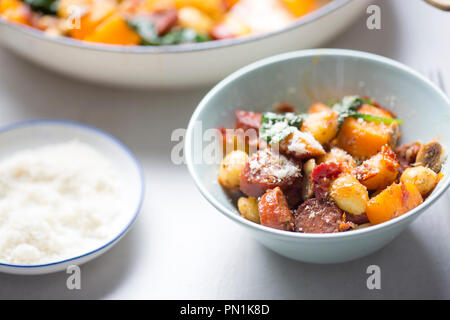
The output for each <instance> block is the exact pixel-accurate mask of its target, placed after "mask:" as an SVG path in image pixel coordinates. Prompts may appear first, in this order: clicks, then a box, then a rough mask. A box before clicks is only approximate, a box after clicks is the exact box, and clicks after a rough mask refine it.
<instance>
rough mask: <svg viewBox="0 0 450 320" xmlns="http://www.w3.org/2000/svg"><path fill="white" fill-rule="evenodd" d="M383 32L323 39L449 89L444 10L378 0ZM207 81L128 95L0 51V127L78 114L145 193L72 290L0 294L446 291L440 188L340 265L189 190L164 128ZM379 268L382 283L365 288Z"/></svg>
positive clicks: (446, 226)
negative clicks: (377, 246) (255, 234)
mask: <svg viewBox="0 0 450 320" xmlns="http://www.w3.org/2000/svg"><path fill="white" fill-rule="evenodd" d="M379 4H380V5H381V7H382V30H380V31H369V30H368V29H367V28H366V24H365V19H366V17H364V18H361V19H360V21H358V22H357V23H356V24H355V25H354V26H352V27H351V28H350V30H348V31H347V32H346V33H345V34H343V35H342V36H340V37H339V38H337V39H335V40H334V41H333V42H331V43H330V44H328V46H329V47H337V48H350V49H359V50H366V51H370V52H374V53H378V54H382V55H385V56H388V57H392V58H395V59H397V60H399V61H402V62H404V63H406V64H409V65H411V66H413V67H416V68H419V69H421V70H424V69H427V70H431V69H438V68H440V69H442V70H443V71H445V72H446V74H445V77H446V78H447V86H448V87H449V90H450V67H449V66H450V64H449V63H450V61H449V56H450V41H449V39H450V13H444V12H441V11H438V10H437V9H434V8H432V7H429V6H428V5H426V4H424V3H422V1H420V0H384V1H380V2H379ZM207 91H208V88H204V89H201V90H194V91H185V92H155V91H154V92H143V91H126V90H117V89H111V88H105V87H97V86H94V85H90V84H85V83H81V82H78V81H75V80H71V79H68V78H65V77H62V76H60V75H57V74H54V73H50V72H47V71H45V70H42V69H40V68H39V67H36V66H34V65H32V64H30V63H28V62H26V61H24V60H22V59H21V58H18V57H16V56H14V55H13V54H12V53H10V52H7V51H6V50H4V49H0V115H1V116H0V125H4V124H8V123H11V122H15V121H19V120H24V119H33V118H64V119H71V120H76V121H81V122H84V123H87V124H90V125H93V126H96V127H99V128H101V129H103V130H106V131H108V132H110V133H112V134H113V135H115V136H117V137H118V138H119V139H120V140H122V141H123V142H124V143H125V144H127V145H128V146H129V147H130V149H131V150H132V151H133V152H135V153H136V155H137V157H138V159H139V160H140V162H141V163H142V164H143V166H144V168H145V174H146V179H147V186H148V189H147V194H146V199H145V202H144V206H143V209H142V212H141V214H140V217H139V218H138V220H137V223H136V225H135V226H134V228H133V229H132V230H131V231H130V232H129V233H128V234H127V235H126V237H125V238H124V239H123V240H122V241H121V242H120V243H119V244H118V245H117V246H116V247H114V248H113V249H112V250H110V251H109V252H107V253H106V254H105V255H103V256H102V257H100V258H98V259H96V260H95V261H92V262H90V263H88V264H86V265H83V266H82V268H81V272H82V289H81V290H79V291H77V290H74V291H69V290H68V289H67V288H66V279H67V274H65V273H58V274H52V275H45V276H32V277H24V276H12V275H5V274H0V299H6V298H63V299H66V298H67V299H78V298H83V299H126V298H130V299H311V298H312V299H315V298H343V299H358V298H362V299H364V298H447V299H448V298H450V236H449V230H450V212H449V209H450V208H449V205H450V193H447V194H446V195H445V196H444V197H443V198H441V199H440V200H439V201H438V202H437V203H436V204H435V205H434V206H433V207H432V208H431V209H430V210H429V211H428V212H427V213H425V214H424V215H423V216H421V217H420V218H419V219H418V220H417V221H416V222H415V223H414V224H413V225H412V226H411V227H410V228H409V229H408V230H407V231H406V232H404V233H403V234H402V235H401V236H400V237H399V238H397V239H396V240H394V241H393V242H392V243H391V244H390V245H388V246H387V247H385V248H384V249H382V250H381V251H379V252H377V253H375V254H373V255H371V256H369V257H366V258H363V259H361V260H357V261H354V262H350V263H346V264H340V265H325V266H321V265H312V264H304V263H300V262H295V261H291V260H288V259H285V258H283V257H281V256H279V255H277V254H275V253H273V252H271V251H269V250H268V249H266V248H265V247H263V246H262V245H260V244H259V243H258V242H256V241H255V240H253V239H252V238H250V237H249V235H248V234H247V233H246V232H245V231H244V230H243V229H241V228H240V227H239V226H237V225H236V224H234V223H233V222H231V221H230V220H228V219H227V218H225V217H224V216H222V215H221V214H220V213H218V212H217V211H216V210H215V209H214V208H213V207H212V206H210V205H209V204H208V203H207V202H206V200H204V199H203V198H202V196H201V195H200V193H199V192H198V191H197V190H196V188H195V186H194V184H193V182H192V180H191V178H190V176H189V173H188V171H187V169H186V168H185V167H184V166H175V165H173V164H172V163H171V161H170V151H171V148H172V147H173V145H174V144H173V143H171V141H170V134H171V132H172V130H173V129H175V128H183V127H186V125H187V123H188V120H189V118H190V115H191V113H192V111H193V110H194V108H195V106H196V104H197V103H198V101H199V100H200V99H201V97H202V96H203V95H204V94H205V93H206V92H207ZM372 264H376V265H379V266H380V267H381V272H382V278H381V279H382V288H381V290H375V291H371V290H368V289H367V287H366V279H367V277H368V275H367V274H366V268H367V266H369V265H372Z"/></svg>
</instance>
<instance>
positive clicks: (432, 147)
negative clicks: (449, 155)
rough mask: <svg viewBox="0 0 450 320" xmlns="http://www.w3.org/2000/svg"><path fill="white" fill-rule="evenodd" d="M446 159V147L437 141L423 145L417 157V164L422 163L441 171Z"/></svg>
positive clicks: (435, 170)
mask: <svg viewBox="0 0 450 320" xmlns="http://www.w3.org/2000/svg"><path fill="white" fill-rule="evenodd" d="M445 159H446V155H445V150H444V147H443V146H442V145H441V144H440V143H439V142H437V141H432V142H430V143H427V144H424V145H422V146H421V148H420V150H419V153H418V154H417V158H416V165H422V166H425V167H427V168H430V169H431V170H433V171H434V172H436V173H439V171H441V168H442V164H443V163H444V161H445Z"/></svg>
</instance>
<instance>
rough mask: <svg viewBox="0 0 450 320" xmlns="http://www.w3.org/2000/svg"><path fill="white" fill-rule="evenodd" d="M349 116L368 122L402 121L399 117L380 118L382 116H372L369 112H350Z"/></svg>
mask: <svg viewBox="0 0 450 320" xmlns="http://www.w3.org/2000/svg"><path fill="white" fill-rule="evenodd" d="M351 117H352V118H361V119H363V120H364V121H368V122H382V123H385V124H391V123H398V124H403V121H402V120H400V119H396V118H394V119H389V118H382V117H377V116H372V115H370V114H364V113H359V112H356V113H354V114H352V115H351Z"/></svg>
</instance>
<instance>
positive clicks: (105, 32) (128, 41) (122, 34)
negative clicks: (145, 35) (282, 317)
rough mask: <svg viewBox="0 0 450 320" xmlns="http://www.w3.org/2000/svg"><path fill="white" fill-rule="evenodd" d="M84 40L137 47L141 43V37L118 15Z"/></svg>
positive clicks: (102, 24) (109, 19)
mask: <svg viewBox="0 0 450 320" xmlns="http://www.w3.org/2000/svg"><path fill="white" fill-rule="evenodd" d="M84 40H85V41H91V42H101V43H108V44H119V45H137V44H139V43H140V42H141V38H140V37H139V35H138V34H137V33H136V32H135V31H134V30H133V29H131V28H130V27H129V26H128V25H127V23H126V22H125V20H123V19H122V18H121V17H120V16H118V15H113V16H111V17H109V18H108V19H106V20H105V21H103V22H102V23H101V24H100V25H99V26H98V27H96V28H95V30H94V32H92V33H90V34H89V35H87V36H86V37H85V38H84Z"/></svg>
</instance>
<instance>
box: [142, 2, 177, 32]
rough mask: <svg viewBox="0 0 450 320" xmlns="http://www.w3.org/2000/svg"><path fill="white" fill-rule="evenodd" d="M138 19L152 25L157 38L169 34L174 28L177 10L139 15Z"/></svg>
mask: <svg viewBox="0 0 450 320" xmlns="http://www.w3.org/2000/svg"><path fill="white" fill-rule="evenodd" d="M139 17H142V18H146V19H148V20H149V21H151V22H152V23H153V24H154V26H155V29H156V31H157V32H158V35H159V36H161V35H164V34H166V33H167V32H169V31H170V29H172V28H173V27H175V25H176V24H177V21H178V14H177V10H175V9H170V10H163V11H157V12H153V13H148V14H140V15H139Z"/></svg>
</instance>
